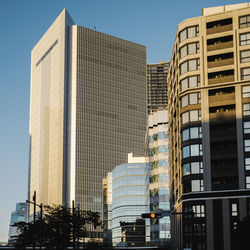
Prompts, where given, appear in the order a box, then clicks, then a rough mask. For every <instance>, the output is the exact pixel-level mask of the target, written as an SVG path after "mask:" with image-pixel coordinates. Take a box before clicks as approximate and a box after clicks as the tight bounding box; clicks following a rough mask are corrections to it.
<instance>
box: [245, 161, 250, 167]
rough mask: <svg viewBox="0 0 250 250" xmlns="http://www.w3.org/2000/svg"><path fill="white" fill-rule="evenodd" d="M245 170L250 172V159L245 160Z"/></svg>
mask: <svg viewBox="0 0 250 250" xmlns="http://www.w3.org/2000/svg"><path fill="white" fill-rule="evenodd" d="M245 170H250V158H245Z"/></svg>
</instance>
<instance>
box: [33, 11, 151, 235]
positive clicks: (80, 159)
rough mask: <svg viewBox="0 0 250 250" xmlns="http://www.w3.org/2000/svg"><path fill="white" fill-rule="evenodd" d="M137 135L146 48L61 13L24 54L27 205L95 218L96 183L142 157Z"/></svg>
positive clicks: (142, 124) (141, 130)
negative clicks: (75, 209)
mask: <svg viewBox="0 0 250 250" xmlns="http://www.w3.org/2000/svg"><path fill="white" fill-rule="evenodd" d="M145 130H146V48H145V47H144V46H142V45H139V44H135V43H132V42H129V41H125V40H123V39H120V38H116V37H113V36H110V35H106V34H103V33H101V32H98V31H96V30H91V29H88V28H84V27H81V26H78V25H75V24H74V21H73V20H72V19H71V17H70V16H69V14H68V13H67V11H66V10H63V11H62V13H61V14H60V15H59V16H58V17H57V19H56V20H55V22H54V23H53V24H52V25H51V26H50V28H49V29H48V30H47V32H46V33H45V34H44V36H43V37H42V38H41V39H40V41H39V42H38V43H37V44H36V45H35V47H34V49H33V50H32V56H31V90H30V166H29V200H32V195H33V192H34V191H36V194H37V202H38V203H43V204H49V205H51V204H68V205H70V204H71V203H72V201H73V200H74V201H75V204H76V205H77V204H80V208H81V209H85V210H92V211H98V212H100V213H102V205H103V202H102V178H103V177H104V176H105V175H106V173H107V172H109V171H111V169H112V168H113V167H114V166H116V165H118V164H121V163H123V162H125V161H126V157H125V156H126V154H127V153H129V152H131V151H133V152H134V153H135V154H136V155H143V152H144V138H145ZM90 237H101V233H98V234H95V235H94V234H93V235H90Z"/></svg>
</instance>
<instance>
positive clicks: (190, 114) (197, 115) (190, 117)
mask: <svg viewBox="0 0 250 250" xmlns="http://www.w3.org/2000/svg"><path fill="white" fill-rule="evenodd" d="M200 120H201V110H190V111H187V112H185V113H183V114H181V122H182V124H185V123H188V122H194V121H200Z"/></svg>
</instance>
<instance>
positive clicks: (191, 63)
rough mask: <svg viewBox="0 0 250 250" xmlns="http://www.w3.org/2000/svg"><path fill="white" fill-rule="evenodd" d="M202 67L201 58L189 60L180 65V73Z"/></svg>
mask: <svg viewBox="0 0 250 250" xmlns="http://www.w3.org/2000/svg"><path fill="white" fill-rule="evenodd" d="M199 69H200V59H193V60H188V61H186V62H184V63H182V64H181V65H180V74H181V75H182V74H184V73H186V72H189V71H194V70H199Z"/></svg>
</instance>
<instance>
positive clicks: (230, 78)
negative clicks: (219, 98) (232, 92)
mask: <svg viewBox="0 0 250 250" xmlns="http://www.w3.org/2000/svg"><path fill="white" fill-rule="evenodd" d="M233 81H234V75H229V76H221V77H219V76H218V77H215V78H212V79H208V85H212V84H217V83H224V82H233Z"/></svg>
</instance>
